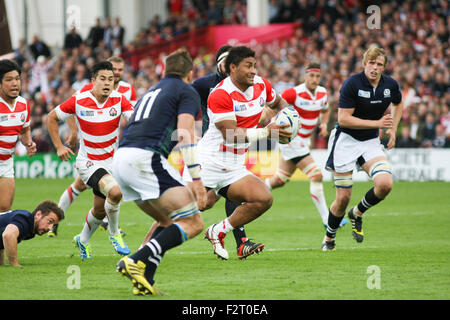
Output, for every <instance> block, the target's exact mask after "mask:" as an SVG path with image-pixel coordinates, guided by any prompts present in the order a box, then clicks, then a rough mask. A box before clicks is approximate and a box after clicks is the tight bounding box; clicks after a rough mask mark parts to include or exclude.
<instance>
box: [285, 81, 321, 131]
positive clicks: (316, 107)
mask: <svg viewBox="0 0 450 320" xmlns="http://www.w3.org/2000/svg"><path fill="white" fill-rule="evenodd" d="M281 96H282V97H283V98H284V100H286V102H287V103H289V104H291V105H293V106H294V108H295V110H297V112H298V114H299V115H300V129H299V130H298V135H299V136H300V137H301V138H304V139H309V138H310V137H311V134H312V132H313V131H314V128H315V127H316V125H317V120H318V119H319V115H320V112H321V111H322V110H326V109H328V96H327V89H325V88H324V87H322V86H317V88H316V90H315V93H314V94H313V93H311V92H310V91H309V90H308V88H307V87H306V85H305V84H304V83H302V84H300V85H298V86H296V87H294V88H290V89H286V90H284V91H283V93H282V94H281Z"/></svg>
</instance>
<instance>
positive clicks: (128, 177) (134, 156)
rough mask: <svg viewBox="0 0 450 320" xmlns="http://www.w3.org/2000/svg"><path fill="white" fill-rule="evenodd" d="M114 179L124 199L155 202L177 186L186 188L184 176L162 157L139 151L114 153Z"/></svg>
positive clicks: (121, 149) (119, 150) (131, 149)
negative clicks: (182, 177)
mask: <svg viewBox="0 0 450 320" xmlns="http://www.w3.org/2000/svg"><path fill="white" fill-rule="evenodd" d="M112 173H113V177H114V178H115V179H116V180H117V182H118V183H119V185H120V190H121V191H122V195H123V200H124V201H125V202H128V201H144V200H154V199H158V198H159V197H161V195H162V194H163V193H164V192H165V191H167V190H169V189H170V188H173V187H179V186H185V183H184V182H183V180H182V179H181V176H180V173H179V172H178V171H177V170H176V169H175V168H174V167H172V166H171V165H170V163H169V161H168V160H167V159H166V158H165V157H163V156H161V155H160V154H158V153H156V152H153V151H150V150H144V149H139V148H119V149H118V150H117V151H116V153H115V154H114V158H113V164H112Z"/></svg>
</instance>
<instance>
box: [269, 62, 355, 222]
mask: <svg viewBox="0 0 450 320" xmlns="http://www.w3.org/2000/svg"><path fill="white" fill-rule="evenodd" d="M321 78H322V73H321V70H320V64H318V63H310V64H308V66H307V67H306V76H305V82H304V83H302V84H300V85H298V86H296V87H294V88H290V89H286V90H285V91H284V92H283V93H282V94H281V96H282V97H283V98H284V100H286V102H287V103H289V104H291V105H293V106H294V108H295V110H297V112H298V114H299V115H300V124H301V126H300V130H299V132H298V134H297V137H295V138H294V139H293V140H292V141H291V142H290V143H289V144H279V147H280V150H281V158H280V163H279V166H278V169H277V171H276V172H275V175H273V176H272V177H270V178H266V180H265V182H266V185H267V186H268V187H269V189H275V188H279V187H282V186H284V185H285V183H286V182H288V181H289V179H290V178H291V176H292V174H293V173H294V172H295V170H296V169H297V168H298V169H300V170H301V171H302V172H304V173H305V174H306V176H307V177H308V179H309V180H310V185H309V192H310V194H311V198H312V201H313V203H314V205H315V206H316V208H317V211H318V212H319V214H320V217H321V218H322V222H323V224H324V226H325V228H326V227H327V223H328V206H327V203H326V201H325V194H324V192H323V184H322V171H321V170H320V168H319V166H318V165H317V164H316V162H315V161H314V159H313V157H312V156H311V153H310V149H309V146H310V144H311V135H312V134H313V133H314V129H315V128H316V125H317V123H318V121H319V120H320V124H319V129H320V133H319V135H320V136H322V137H324V138H325V137H327V136H328V129H327V126H328V119H329V115H330V111H329V110H328V96H327V90H326V89H325V88H324V87H322V86H320V85H319V83H320V80H321ZM347 222H348V220H347V219H344V220H342V222H341V226H343V225H345V224H346V223H347Z"/></svg>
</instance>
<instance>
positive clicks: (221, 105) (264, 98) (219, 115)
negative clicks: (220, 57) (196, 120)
mask: <svg viewBox="0 0 450 320" xmlns="http://www.w3.org/2000/svg"><path fill="white" fill-rule="evenodd" d="M275 98H276V93H275V90H274V89H273V88H272V85H271V84H270V83H269V81H267V80H266V79H264V78H261V77H259V76H255V78H254V82H253V86H250V87H249V88H248V89H247V90H246V91H245V92H242V91H241V90H240V89H238V88H237V87H236V86H235V85H234V84H233V82H232V81H231V78H230V77H227V78H225V79H224V80H222V81H221V82H220V83H219V84H218V85H217V86H216V87H215V88H214V89H213V90H212V91H211V93H210V94H209V97H208V109H207V110H208V117H209V120H210V122H209V128H208V130H207V131H206V133H205V135H204V136H203V138H202V139H201V140H200V142H199V149H200V150H201V156H202V157H203V156H207V157H208V158H209V157H212V158H214V159H215V160H220V159H223V160H225V161H228V160H232V161H233V162H235V163H242V164H243V163H244V161H245V156H246V154H247V150H248V147H249V145H250V143H248V142H245V141H242V142H237V143H225V140H224V138H223V136H222V133H221V132H220V131H219V129H217V128H216V126H215V123H217V122H220V121H223V120H235V121H236V123H237V127H238V128H246V129H249V128H256V126H257V125H258V122H259V120H260V118H261V114H262V111H263V108H264V106H265V105H266V104H269V105H270V104H272V103H273V102H275ZM218 153H220V154H222V155H221V156H220V157H217V154H218ZM218 158H220V159H218Z"/></svg>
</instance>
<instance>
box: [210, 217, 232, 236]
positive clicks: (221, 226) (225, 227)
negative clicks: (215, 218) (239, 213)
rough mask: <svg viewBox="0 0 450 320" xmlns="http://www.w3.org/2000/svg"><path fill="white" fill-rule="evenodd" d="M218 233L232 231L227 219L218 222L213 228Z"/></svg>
mask: <svg viewBox="0 0 450 320" xmlns="http://www.w3.org/2000/svg"><path fill="white" fill-rule="evenodd" d="M214 228H215V229H216V230H217V231H218V232H219V233H220V232H223V233H228V232H230V231H232V230H234V228H233V226H232V225H231V224H230V221H228V218H226V219H224V220H222V221H220V222H219V223H218V224H216V226H215V227H214Z"/></svg>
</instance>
